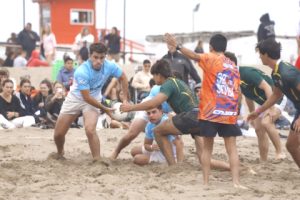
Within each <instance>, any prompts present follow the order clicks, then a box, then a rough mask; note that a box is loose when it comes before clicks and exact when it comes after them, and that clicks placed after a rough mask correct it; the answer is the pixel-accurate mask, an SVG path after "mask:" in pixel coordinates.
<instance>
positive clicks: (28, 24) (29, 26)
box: [25, 23, 32, 31]
mask: <svg viewBox="0 0 300 200" xmlns="http://www.w3.org/2000/svg"><path fill="white" fill-rule="evenodd" d="M31 28H32V25H31V23H27V24H26V26H25V30H26V31H31Z"/></svg>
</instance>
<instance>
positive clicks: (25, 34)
mask: <svg viewBox="0 0 300 200" xmlns="http://www.w3.org/2000/svg"><path fill="white" fill-rule="evenodd" d="M37 41H40V37H39V36H38V34H37V33H36V32H34V31H27V30H25V29H23V30H22V31H21V32H20V33H19V35H18V43H19V44H20V45H22V48H23V49H24V50H25V51H26V53H27V55H26V57H27V58H29V57H30V56H31V52H32V51H33V50H34V49H35V47H36V42H37Z"/></svg>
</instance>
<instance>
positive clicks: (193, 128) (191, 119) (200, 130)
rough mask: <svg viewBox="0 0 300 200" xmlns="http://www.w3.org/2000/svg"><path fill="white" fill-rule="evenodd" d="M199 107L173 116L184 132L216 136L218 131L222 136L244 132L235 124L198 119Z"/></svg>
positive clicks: (176, 124) (175, 123)
mask: <svg viewBox="0 0 300 200" xmlns="http://www.w3.org/2000/svg"><path fill="white" fill-rule="evenodd" d="M198 113H199V110H198V109H193V110H192V111H189V112H183V113H180V114H177V115H175V116H174V117H173V118H172V121H173V124H174V126H175V127H176V128H177V129H178V130H180V132H181V133H182V134H191V135H192V137H193V136H194V135H196V136H203V137H215V136H216V135H217V133H218V134H219V136H221V137H230V136H240V135H242V132H241V130H240V128H239V127H238V126H237V125H235V124H221V123H217V122H210V121H206V120H199V119H198Z"/></svg>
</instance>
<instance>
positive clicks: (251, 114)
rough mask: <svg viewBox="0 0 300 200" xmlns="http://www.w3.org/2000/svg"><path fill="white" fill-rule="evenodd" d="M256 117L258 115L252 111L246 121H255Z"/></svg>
mask: <svg viewBox="0 0 300 200" xmlns="http://www.w3.org/2000/svg"><path fill="white" fill-rule="evenodd" d="M258 116H259V114H258V113H257V112H255V111H254V112H252V113H250V114H249V115H248V117H247V121H251V120H255V119H256V118H257V117H258Z"/></svg>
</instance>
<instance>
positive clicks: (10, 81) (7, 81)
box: [2, 79, 14, 87]
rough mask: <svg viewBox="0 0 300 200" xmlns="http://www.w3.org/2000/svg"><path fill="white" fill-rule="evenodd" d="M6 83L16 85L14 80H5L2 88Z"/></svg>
mask: <svg viewBox="0 0 300 200" xmlns="http://www.w3.org/2000/svg"><path fill="white" fill-rule="evenodd" d="M6 83H11V84H14V82H13V81H12V80H10V79H5V80H4V81H3V83H2V87H4V86H5V84H6Z"/></svg>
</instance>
